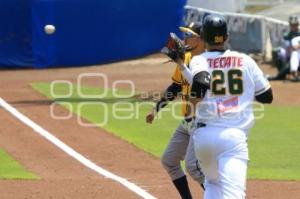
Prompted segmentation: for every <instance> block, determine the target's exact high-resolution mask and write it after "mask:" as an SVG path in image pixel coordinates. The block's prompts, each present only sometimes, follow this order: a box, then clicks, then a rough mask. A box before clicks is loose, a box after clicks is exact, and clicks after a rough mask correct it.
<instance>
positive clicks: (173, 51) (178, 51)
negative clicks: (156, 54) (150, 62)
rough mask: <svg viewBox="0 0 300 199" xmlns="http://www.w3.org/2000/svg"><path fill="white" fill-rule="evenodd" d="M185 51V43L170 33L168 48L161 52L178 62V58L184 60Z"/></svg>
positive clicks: (165, 47)
mask: <svg viewBox="0 0 300 199" xmlns="http://www.w3.org/2000/svg"><path fill="white" fill-rule="evenodd" d="M185 50H186V48H185V45H184V42H183V41H182V40H181V39H179V38H178V37H177V35H176V34H175V33H170V37H169V39H168V41H167V44H166V46H164V47H163V48H162V49H161V51H160V52H161V53H163V54H165V55H167V56H168V57H169V58H171V60H173V61H175V62H176V61H177V59H178V58H181V59H183V58H184V54H185Z"/></svg>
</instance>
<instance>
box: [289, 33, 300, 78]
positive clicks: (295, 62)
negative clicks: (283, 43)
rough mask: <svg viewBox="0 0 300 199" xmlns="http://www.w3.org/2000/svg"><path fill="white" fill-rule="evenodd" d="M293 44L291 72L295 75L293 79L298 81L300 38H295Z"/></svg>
mask: <svg viewBox="0 0 300 199" xmlns="http://www.w3.org/2000/svg"><path fill="white" fill-rule="evenodd" d="M291 44H292V48H293V51H292V53H291V58H290V66H291V68H290V72H291V74H292V75H293V77H292V78H294V79H297V78H299V74H298V70H299V61H300V36H298V37H295V38H293V39H292V41H291Z"/></svg>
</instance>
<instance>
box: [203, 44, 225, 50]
mask: <svg viewBox="0 0 300 199" xmlns="http://www.w3.org/2000/svg"><path fill="white" fill-rule="evenodd" d="M225 50H226V48H225V46H224V45H207V51H225Z"/></svg>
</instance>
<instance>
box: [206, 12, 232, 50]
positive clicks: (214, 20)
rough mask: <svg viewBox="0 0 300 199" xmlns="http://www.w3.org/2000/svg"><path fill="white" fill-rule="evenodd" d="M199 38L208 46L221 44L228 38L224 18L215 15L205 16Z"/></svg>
mask: <svg viewBox="0 0 300 199" xmlns="http://www.w3.org/2000/svg"><path fill="white" fill-rule="evenodd" d="M201 36H202V38H203V39H204V41H205V42H207V43H208V44H210V45H219V44H223V43H224V42H225V41H226V39H227V36H228V32H227V22H226V20H225V18H224V17H223V16H221V15H216V14H211V15H207V16H206V17H205V18H204V21H203V26H202V34H201Z"/></svg>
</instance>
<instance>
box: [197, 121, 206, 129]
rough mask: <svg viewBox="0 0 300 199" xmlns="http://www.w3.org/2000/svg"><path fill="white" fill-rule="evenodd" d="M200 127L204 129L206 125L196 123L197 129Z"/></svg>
mask: <svg viewBox="0 0 300 199" xmlns="http://www.w3.org/2000/svg"><path fill="white" fill-rule="evenodd" d="M202 127H206V124H204V123H201V122H199V123H197V128H202Z"/></svg>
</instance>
